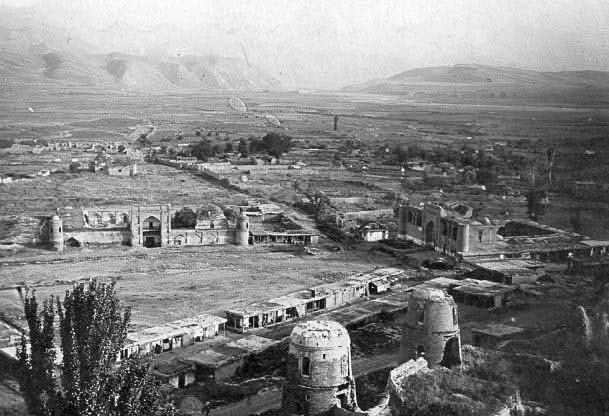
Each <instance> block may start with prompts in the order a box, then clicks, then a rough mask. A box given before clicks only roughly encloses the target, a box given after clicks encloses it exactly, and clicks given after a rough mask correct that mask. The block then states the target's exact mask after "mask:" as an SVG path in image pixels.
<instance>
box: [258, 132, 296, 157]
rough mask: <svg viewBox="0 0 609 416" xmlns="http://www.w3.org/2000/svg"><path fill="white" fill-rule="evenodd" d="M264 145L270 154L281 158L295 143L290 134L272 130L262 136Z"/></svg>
mask: <svg viewBox="0 0 609 416" xmlns="http://www.w3.org/2000/svg"><path fill="white" fill-rule="evenodd" d="M262 146H263V148H264V150H266V152H267V153H268V154H269V155H271V156H274V157H276V158H277V159H279V158H280V157H281V155H282V154H284V153H285V152H287V151H289V150H290V149H291V148H292V146H293V144H292V138H291V137H290V136H288V135H285V134H278V133H275V132H271V133H267V135H266V136H264V137H263V138H262Z"/></svg>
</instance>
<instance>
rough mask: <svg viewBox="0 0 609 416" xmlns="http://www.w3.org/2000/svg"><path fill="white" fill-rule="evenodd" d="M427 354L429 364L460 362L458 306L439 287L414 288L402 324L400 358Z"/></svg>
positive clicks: (455, 363)
mask: <svg viewBox="0 0 609 416" xmlns="http://www.w3.org/2000/svg"><path fill="white" fill-rule="evenodd" d="M418 357H424V358H425V359H426V360H427V362H428V363H429V365H430V366H436V365H442V366H444V367H453V366H455V365H460V364H461V338H460V332H459V322H458V315H457V305H456V303H455V301H454V299H453V298H452V296H450V295H448V294H446V293H444V292H443V291H442V290H439V289H432V288H419V289H415V290H414V291H413V292H412V294H411V296H410V300H409V301H408V312H407V314H406V319H405V321H404V325H403V327H402V344H401V350H400V361H401V362H405V361H408V360H409V359H413V358H414V359H416V358H418Z"/></svg>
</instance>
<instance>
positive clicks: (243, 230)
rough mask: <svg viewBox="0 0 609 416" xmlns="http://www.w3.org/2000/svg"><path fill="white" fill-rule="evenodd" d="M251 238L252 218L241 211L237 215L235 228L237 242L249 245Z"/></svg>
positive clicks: (237, 243) (239, 244) (240, 244)
mask: <svg viewBox="0 0 609 416" xmlns="http://www.w3.org/2000/svg"><path fill="white" fill-rule="evenodd" d="M249 238H250V220H249V218H247V215H245V214H243V213H241V214H239V217H237V229H236V230H235V244H236V245H238V246H247V244H248V241H249Z"/></svg>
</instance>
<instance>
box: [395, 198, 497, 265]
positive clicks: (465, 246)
mask: <svg viewBox="0 0 609 416" xmlns="http://www.w3.org/2000/svg"><path fill="white" fill-rule="evenodd" d="M501 226H502V224H500V223H492V222H491V221H490V220H488V219H486V221H484V220H483V221H478V220H476V219H474V218H472V209H471V207H468V206H466V205H462V204H431V203H430V204H425V205H423V206H411V205H402V206H401V207H400V208H399V222H398V238H399V239H403V240H409V241H413V242H414V243H416V244H419V245H424V246H427V247H430V248H433V249H434V250H436V251H439V252H442V253H443V254H446V255H450V256H457V255H461V256H467V255H474V254H477V253H480V252H484V251H489V250H493V248H494V247H495V246H496V245H497V243H498V242H499V241H502V237H501V235H500V234H498V231H499V229H500V228H501Z"/></svg>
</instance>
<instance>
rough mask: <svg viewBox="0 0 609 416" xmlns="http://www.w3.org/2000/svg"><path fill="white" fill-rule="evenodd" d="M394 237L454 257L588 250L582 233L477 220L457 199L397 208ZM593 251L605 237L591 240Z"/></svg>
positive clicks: (550, 255) (553, 256)
mask: <svg viewBox="0 0 609 416" xmlns="http://www.w3.org/2000/svg"><path fill="white" fill-rule="evenodd" d="M398 239H402V240H409V241H412V242H414V243H416V244H420V245H424V246H427V247H430V248H433V249H434V250H436V251H439V252H442V253H443V254H446V255H450V256H453V257H473V256H485V257H489V256H490V257H491V258H493V257H494V258H501V257H502V256H505V257H515V256H518V257H525V258H533V259H537V260H542V261H545V260H554V261H559V260H561V259H563V260H566V258H567V254H568V253H570V252H575V253H579V252H587V251H589V247H590V245H589V242H590V241H591V240H588V238H587V237H584V236H582V235H579V234H575V233H569V232H566V231H563V230H559V229H556V228H553V227H550V226H547V225H543V224H539V223H537V222H534V221H529V220H525V219H518V220H493V219H490V218H487V217H482V218H476V217H474V215H473V209H472V208H471V207H469V206H467V205H463V204H460V203H426V204H424V205H422V206H411V205H402V206H400V207H399V221H398ZM595 244H596V245H595V247H596V249H597V251H599V250H600V249H601V248H606V247H609V241H603V242H595Z"/></svg>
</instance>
